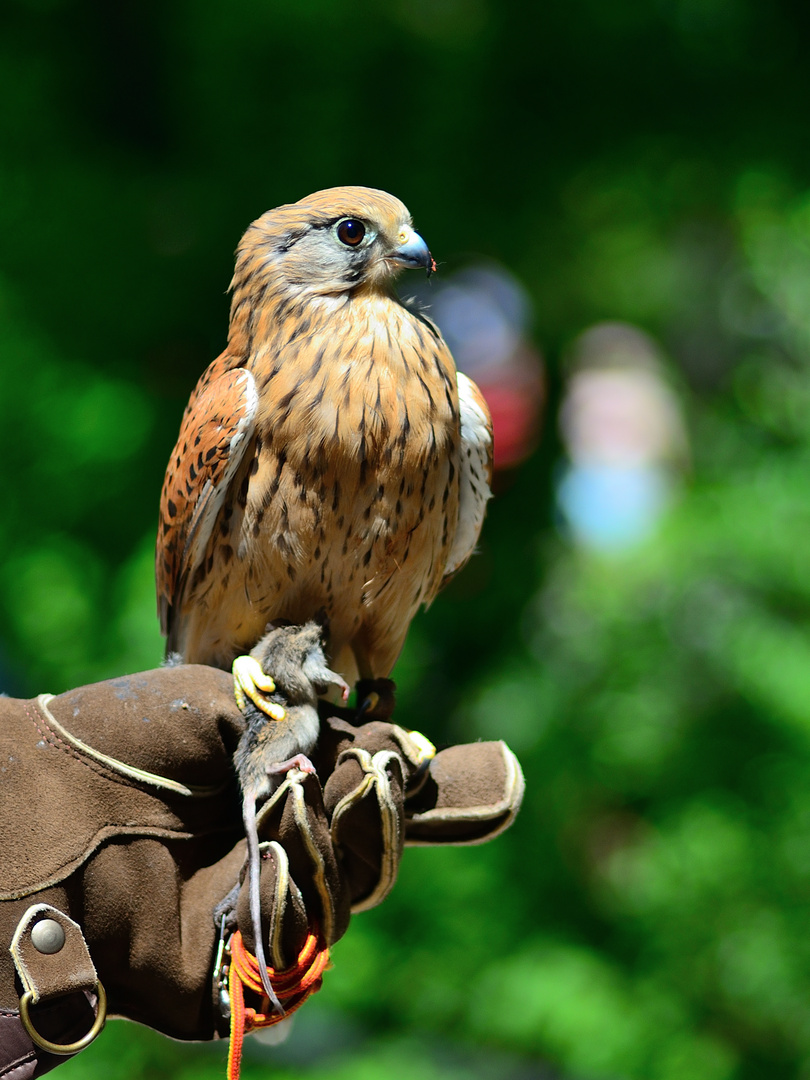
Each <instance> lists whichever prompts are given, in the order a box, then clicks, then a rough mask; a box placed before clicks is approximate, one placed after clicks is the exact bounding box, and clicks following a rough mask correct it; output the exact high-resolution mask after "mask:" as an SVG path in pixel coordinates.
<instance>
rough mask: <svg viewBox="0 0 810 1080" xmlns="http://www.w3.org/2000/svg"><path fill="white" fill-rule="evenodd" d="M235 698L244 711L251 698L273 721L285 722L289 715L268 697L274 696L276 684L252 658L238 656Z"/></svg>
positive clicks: (235, 667) (234, 667) (234, 683)
mask: <svg viewBox="0 0 810 1080" xmlns="http://www.w3.org/2000/svg"><path fill="white" fill-rule="evenodd" d="M231 670H232V671H233V696H234V697H235V698H236V704H237V705H238V706H239V708H240V709H244V707H245V705H246V700H245V699H246V698H250V700H251V701H252V702H253V704H254V705H255V706H256V708H257V709H258V710H259V711H260V712H263V713H264V714H265V715H266V716H269V717H270V719H271V720H283V719H284V717H285V716H286V715H287V714H286V712H285V710H284V708H283V706H281V705H279V704H277V703H276V702H275V701H270V700H269V699H268V697H267V695H268V694H272V693H273V691H274V690H275V688H276V684H275V683H274V682H273V680H272V679H271V678H270V676H269V675H265V673H264V672H263V671H262V668H261V665H260V664H259V661H258V660H254V658H253V657H252V656H237V658H236V659H235V660H234V662H233V667H232V669H231Z"/></svg>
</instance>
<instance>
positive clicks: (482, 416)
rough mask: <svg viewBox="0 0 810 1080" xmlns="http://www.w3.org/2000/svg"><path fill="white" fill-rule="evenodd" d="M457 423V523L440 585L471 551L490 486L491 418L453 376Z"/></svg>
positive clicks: (480, 398) (476, 393)
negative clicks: (456, 391)
mask: <svg viewBox="0 0 810 1080" xmlns="http://www.w3.org/2000/svg"><path fill="white" fill-rule="evenodd" d="M456 377H457V380H458V404H459V413H460V419H461V449H460V451H459V497H458V522H457V524H456V533H455V536H454V537H453V543H452V546H451V548H450V555H449V557H448V559H447V565H446V566H445V570H444V578H443V582H442V583H443V584H446V583H447V581H449V579H450V578H451V577H452V576H453V575H454V574H455V573H456V571H458V570H460V569H461V567H462V566H463V565H464V564H465V563H466V562H467V560H468V559H469V557H470V556H471V555H472V553H473V551H474V550H475V545H476V544H477V542H478V537H479V535H480V533H481V526H482V525H483V524H484V514H485V512H486V506H487V501H488V500H489V499H490V498H491V496H492V492H491V491H490V487H489V486H490V484H491V482H492V417H491V416H490V415H489V409H488V408H487V403H486V401H485V400H484V395H483V394H482V393H481V391H480V390H479V389H478V387H477V386H476V385H475V383H474V382H473V381H472V379H470V378H468V376H466V375H465V374H464V373H463V372H461V371H459V372H458V374H457V376H456Z"/></svg>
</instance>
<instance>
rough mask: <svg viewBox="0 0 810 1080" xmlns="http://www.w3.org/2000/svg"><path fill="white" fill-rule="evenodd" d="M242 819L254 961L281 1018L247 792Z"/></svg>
mask: <svg viewBox="0 0 810 1080" xmlns="http://www.w3.org/2000/svg"><path fill="white" fill-rule="evenodd" d="M242 819H243V821H244V823H245V837H246V839H247V852H248V889H249V897H250V921H251V923H252V926H253V939H254V945H253V947H254V949H255V950H256V960H257V962H258V965H259V978H260V979H261V981H262V986H263V987H264V992H265V994H267V997H268V998H269V999H270V1004H271V1005H272V1007H273V1010H274V1011H275V1012H277V1013H278V1014H279V1015H280V1016H283V1015H284V1008H283V1006H282V1004H281V1002H280V1001H279V1000H278V997H277V996H276V992H275V990H274V989H273V986H272V984H271V982H270V976H269V975H268V974H267V962H266V960H265V957H264V942H263V940H262V908H261V870H262V856H261V852H260V850H259V834H258V832H257V831H256V799H255V798H254V797H253V796H252V795H251V794H250V793H249V792H248V793H246V794H245V797H244V800H243V802H242Z"/></svg>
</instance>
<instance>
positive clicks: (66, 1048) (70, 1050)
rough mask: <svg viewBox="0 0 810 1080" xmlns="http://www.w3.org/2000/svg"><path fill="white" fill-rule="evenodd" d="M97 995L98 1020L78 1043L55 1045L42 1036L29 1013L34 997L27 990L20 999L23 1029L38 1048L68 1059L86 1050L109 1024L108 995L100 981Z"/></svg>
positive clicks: (97, 986) (97, 984) (97, 985)
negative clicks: (69, 1056) (105, 1025)
mask: <svg viewBox="0 0 810 1080" xmlns="http://www.w3.org/2000/svg"><path fill="white" fill-rule="evenodd" d="M96 994H97V995H98V1011H97V1013H96V1019H95V1021H94V1022H93V1026H92V1027H91V1028H90V1030H89V1031H88V1032H87V1034H86V1035H82V1037H81V1038H80V1039H77V1040H76V1042H72V1043H55V1042H51V1041H50V1039H46V1038H44V1037H43V1036H42V1035H40V1033H39V1032H38V1031H37V1029H36V1028H35V1027H34V1024H33V1021H32V1020H31V1017H30V1015H29V1012H28V1006H29V1005H30V1004H31V1003H32V1001H33V998H34V995H33V994H32V992H31V991H30V990H26V992H25V993H24V994H23V996H22V997H21V998H20V1019H21V1020H22V1022H23V1027H24V1028H25V1030H26V1031H27V1032H28V1035H29V1036H30V1038H31V1039H32V1040H33V1041H34V1042H35V1043H36V1044H37V1046H39V1047H40V1048H41V1049H42V1050H47V1051H48V1053H49V1054H59V1055H60V1056H61V1057H66V1056H67V1055H68V1054H78V1052H79V1051H80V1050H84V1048H85V1047H86V1046H89V1045H90V1043H91V1042H92V1041H93V1039H95V1037H96V1035H98V1033H99V1032H100V1031H101V1029H102V1028H103V1027H104V1024H105V1023H106V1022H107V994H106V992H105V990H104V987H103V986H102V985H101V982H100V981H98V982H97V983H96Z"/></svg>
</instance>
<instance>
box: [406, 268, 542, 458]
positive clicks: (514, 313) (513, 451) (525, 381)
mask: <svg viewBox="0 0 810 1080" xmlns="http://www.w3.org/2000/svg"><path fill="white" fill-rule="evenodd" d="M415 295H416V299H417V300H418V301H419V302H420V303H421V304H422V305H423V306H424V308H425V310H426V312H427V314H428V316H429V317H430V318H431V319H433V321H434V322H435V323H436V324H437V325H438V327H439V329H440V330H441V332H442V335H443V337H444V339H445V341H446V342H447V344H448V346H449V348H450V351H451V352H452V354H453V356H454V358H455V361H456V366H457V367H458V369H459V371H463V372H464V373H465V374H466V375H469V376H470V378H471V379H473V380H474V381H475V382H476V383H477V384H478V388H479V389H480V391H481V393H482V394H483V395H484V397H485V398H486V402H487V405H488V406H489V410H490V413H491V414H492V425H493V429H494V432H495V451H494V461H493V467H494V469H495V471H496V472H498V471H500V470H504V469H509V468H512V467H513V466H515V465H518V464H520V462H522V461H524V460H525V459H526V458H527V457H528V456H529V454H531V452H532V451H533V450H534V448H535V447H536V446H537V442H538V438H539V432H540V417H541V412H542V408H543V400H544V396H545V386H544V380H543V362H542V358H541V356H540V354H539V353H538V352H537V350H536V349H535V348H534V346H533V345H532V344H531V342H530V341H529V339H528V332H529V323H530V320H531V301H530V300H529V297H528V295H527V293H526V290H525V289H524V288H523V286H522V285H521V284H520V282H519V281H518V280H517V279H516V278H515V277H513V276H512V275H511V274H510V273H509V272H508V271H507V270H505V269H504V268H503V267H501V266H498V265H496V264H494V263H480V262H479V263H473V264H471V265H469V266H467V267H466V268H464V269H462V270H459V271H457V272H456V273H454V274H449V275H447V276H441V277H433V278H431V280H430V282H429V284H427V285H422V286H421V287H418V288H417V290H416V293H415Z"/></svg>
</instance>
